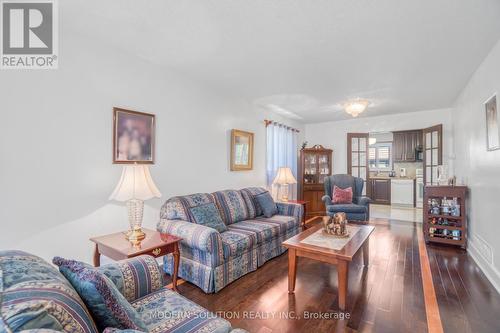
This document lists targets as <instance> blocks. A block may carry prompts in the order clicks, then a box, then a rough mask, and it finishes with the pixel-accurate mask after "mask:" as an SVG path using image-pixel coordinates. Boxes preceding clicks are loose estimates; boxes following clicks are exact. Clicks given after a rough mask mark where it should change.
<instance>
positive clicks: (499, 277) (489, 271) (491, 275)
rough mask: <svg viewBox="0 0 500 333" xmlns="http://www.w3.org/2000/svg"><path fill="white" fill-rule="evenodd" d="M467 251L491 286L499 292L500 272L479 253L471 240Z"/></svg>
mask: <svg viewBox="0 0 500 333" xmlns="http://www.w3.org/2000/svg"><path fill="white" fill-rule="evenodd" d="M468 245H469V246H468V249H467V252H468V253H469V255H470V256H471V258H472V259H474V261H475V262H476V264H477V265H478V266H479V268H480V269H481V270H482V271H483V273H484V275H486V277H487V278H488V280H489V281H490V282H491V284H492V285H493V287H495V289H496V290H497V292H498V293H500V272H499V271H498V270H497V269H496V268H495V267H494V266H493V265H491V264H490V263H489V262H488V261H487V260H485V259H484V258H483V256H482V255H481V253H480V252H479V251H478V250H477V249H476V247H475V246H474V243H473V242H469V244H468Z"/></svg>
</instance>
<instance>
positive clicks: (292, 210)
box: [276, 202, 304, 222]
mask: <svg viewBox="0 0 500 333" xmlns="http://www.w3.org/2000/svg"><path fill="white" fill-rule="evenodd" d="M276 207H277V208H278V214H279V215H285V216H293V217H295V218H296V220H297V221H298V222H300V221H302V217H303V216H304V207H302V205H301V204H296V203H291V202H277V203H276Z"/></svg>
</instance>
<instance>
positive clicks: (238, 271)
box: [212, 248, 258, 292]
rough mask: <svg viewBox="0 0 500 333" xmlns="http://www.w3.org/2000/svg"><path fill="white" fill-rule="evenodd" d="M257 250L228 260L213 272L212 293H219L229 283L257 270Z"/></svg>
mask: <svg viewBox="0 0 500 333" xmlns="http://www.w3.org/2000/svg"><path fill="white" fill-rule="evenodd" d="M257 257H258V253H257V249H255V248H254V249H253V250H251V251H247V252H245V253H243V254H242V255H241V256H239V257H234V258H229V259H228V260H226V261H224V263H223V264H222V265H220V266H217V267H216V268H215V270H214V286H213V291H212V292H219V291H220V290H221V289H222V288H224V287H225V286H227V285H228V284H230V283H231V282H233V281H235V280H237V279H239V278H240V277H242V276H243V275H245V274H248V273H250V272H253V271H255V270H256V269H257V267H258V265H257V260H258V258H257Z"/></svg>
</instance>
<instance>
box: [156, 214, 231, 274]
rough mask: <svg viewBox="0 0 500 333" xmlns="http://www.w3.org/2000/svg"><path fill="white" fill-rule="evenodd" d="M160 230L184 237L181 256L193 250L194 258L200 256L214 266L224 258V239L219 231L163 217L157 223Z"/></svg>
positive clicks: (206, 262)
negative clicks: (188, 250)
mask: <svg viewBox="0 0 500 333" xmlns="http://www.w3.org/2000/svg"><path fill="white" fill-rule="evenodd" d="M156 228H157V230H158V231H160V232H163V233H168V234H171V235H176V236H178V237H181V238H182V241H181V248H180V251H181V256H184V254H185V253H186V252H187V251H186V249H190V250H191V254H192V256H193V257H194V258H197V259H198V258H199V259H200V260H202V262H203V263H204V264H207V265H208V264H209V265H211V266H212V267H215V266H218V265H220V263H221V262H222V260H223V254H222V240H221V237H220V234H219V232H217V230H215V229H213V228H209V227H206V226H203V225H199V224H195V223H190V222H185V221H180V220H176V221H172V220H165V219H161V220H160V221H159V222H158V224H157V225H156Z"/></svg>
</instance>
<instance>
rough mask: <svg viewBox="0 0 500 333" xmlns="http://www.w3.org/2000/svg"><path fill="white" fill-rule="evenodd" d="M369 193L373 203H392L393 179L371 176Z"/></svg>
mask: <svg viewBox="0 0 500 333" xmlns="http://www.w3.org/2000/svg"><path fill="white" fill-rule="evenodd" d="M368 187H369V189H368V193H369V196H370V198H371V199H372V203H374V204H380V205H390V204H391V180H390V179H384V178H370V180H369V181H368Z"/></svg>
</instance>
